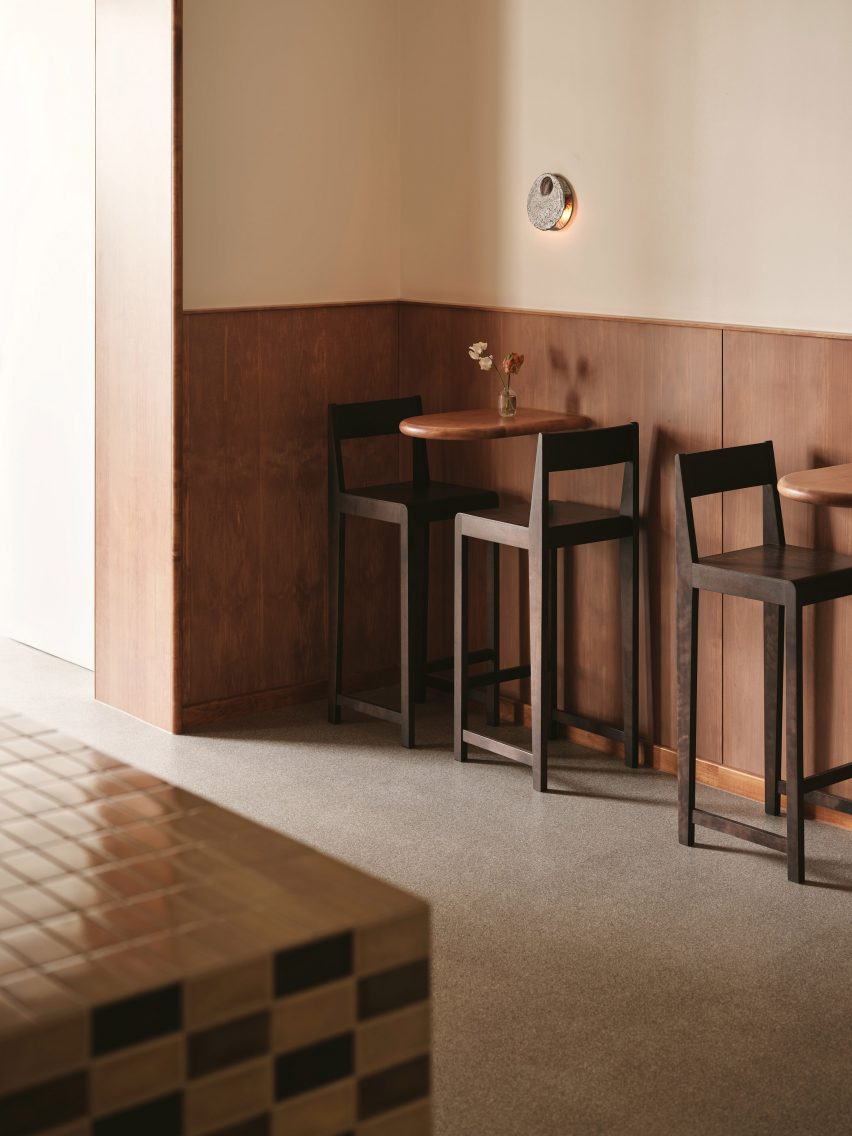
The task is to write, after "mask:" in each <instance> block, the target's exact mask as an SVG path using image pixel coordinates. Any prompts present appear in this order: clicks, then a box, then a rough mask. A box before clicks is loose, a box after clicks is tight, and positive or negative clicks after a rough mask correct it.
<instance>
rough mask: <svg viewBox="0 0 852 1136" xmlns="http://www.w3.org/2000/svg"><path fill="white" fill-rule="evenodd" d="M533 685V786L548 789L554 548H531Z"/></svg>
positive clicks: (531, 657) (531, 680) (531, 665)
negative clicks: (551, 602) (551, 554)
mask: <svg viewBox="0 0 852 1136" xmlns="http://www.w3.org/2000/svg"><path fill="white" fill-rule="evenodd" d="M529 575H530V584H529V589H530V686H531V695H532V698H531V701H532V771H533V789H536V790H538V791H539V792H541V793H544V792H546V791H547V746H548V741H549V737H550V718H551V713H550V700H551V688H550V642H549V635H550V620H549V618H548V608H549V607H550V550H549V549H546V548H544V549H530V553H529Z"/></svg>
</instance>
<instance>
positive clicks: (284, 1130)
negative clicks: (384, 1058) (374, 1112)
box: [272, 1080, 357, 1136]
mask: <svg viewBox="0 0 852 1136" xmlns="http://www.w3.org/2000/svg"><path fill="white" fill-rule="evenodd" d="M356 1093H357V1089H356V1085H355V1081H354V1080H348V1081H337V1082H336V1083H335V1084H333V1085H330V1086H328V1087H327V1088H323V1089H318V1090H317V1091H316V1092H314V1093H304V1094H303V1095H302V1096H300V1097H298V1098H297V1099H295V1100H292V1101H289V1102H288V1103H287V1104H284V1105H280V1106H279V1107H278V1108H276V1109H275V1111H274V1113H273V1114H272V1136H339V1133H341V1132H345V1131H346V1130H347V1129H350V1128H352V1126H353V1125H354V1123H355V1116H356V1109H357V1102H356Z"/></svg>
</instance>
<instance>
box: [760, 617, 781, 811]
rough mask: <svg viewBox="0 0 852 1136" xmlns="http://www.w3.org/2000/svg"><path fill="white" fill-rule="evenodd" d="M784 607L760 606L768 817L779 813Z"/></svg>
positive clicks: (766, 807) (764, 792) (764, 773)
mask: <svg viewBox="0 0 852 1136" xmlns="http://www.w3.org/2000/svg"><path fill="white" fill-rule="evenodd" d="M783 642H784V608H783V607H781V606H780V605H778V604H764V605H763V739H764V740H763V745H764V769H763V777H764V785H763V797H764V808H765V810H766V812H767V813H768V814H769V815H770V816H779V815H780V813H781V794H780V793H779V792H778V782H779V781H780V780H781V707H782V700H783V684H784V666H783V657H782V646H781V644H782V643H783Z"/></svg>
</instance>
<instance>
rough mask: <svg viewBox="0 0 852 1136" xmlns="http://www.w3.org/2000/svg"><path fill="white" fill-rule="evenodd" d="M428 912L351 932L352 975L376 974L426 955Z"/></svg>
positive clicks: (422, 910)
mask: <svg viewBox="0 0 852 1136" xmlns="http://www.w3.org/2000/svg"><path fill="white" fill-rule="evenodd" d="M429 946H430V936H429V910H428V908H424V909H421V910H419V911H416V912H414V913H413V914H411V915H406V916H405V917H404V918H402V919H396V920H390V921H388V922H385V923H379V924H376V925H373V926H371V927H361V928H359V929H358V930H357V931H356V932H355V972H356V974H376V973H378V972H379V971H382V970H390V969H391V968H392V967H395V966H403V965H404V964H405V963H407V962H415V961H416V960H417V959H422V958H426V957H428V955H429Z"/></svg>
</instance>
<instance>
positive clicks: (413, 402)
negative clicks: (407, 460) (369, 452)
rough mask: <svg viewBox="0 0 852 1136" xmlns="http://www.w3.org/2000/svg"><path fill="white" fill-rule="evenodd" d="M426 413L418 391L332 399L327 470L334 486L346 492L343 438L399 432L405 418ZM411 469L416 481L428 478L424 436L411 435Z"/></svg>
mask: <svg viewBox="0 0 852 1136" xmlns="http://www.w3.org/2000/svg"><path fill="white" fill-rule="evenodd" d="M422 413H423V399H422V398H421V397H420V395H419V394H414V395H411V396H410V397H408V398H383V399H376V400H375V401H373V402H344V403H334V402H333V403H330V404H329V408H328V472H329V480H330V482H331V486H332V488H333V489H336V490H337V491H338V492H340V493H343V492H345V488H346V486H345V478H344V471H343V455H342V452H341V446H340V443H341V442H345V441H348V440H350V439H352V438H379V437H384V436H387V435H390V434H397V435H399V437H400V438H402V435H400V434H399V424H400V422H402V421H403V419H405V418H411V417H413V416H414V415H416V414H422ZM411 442H412V471H413V477H414V481H415V482H417V483H423V482H427V481H428V480H429V459H428V457H427V455H426V443H425V442H424V441H423V440H422V438H412V439H411Z"/></svg>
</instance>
